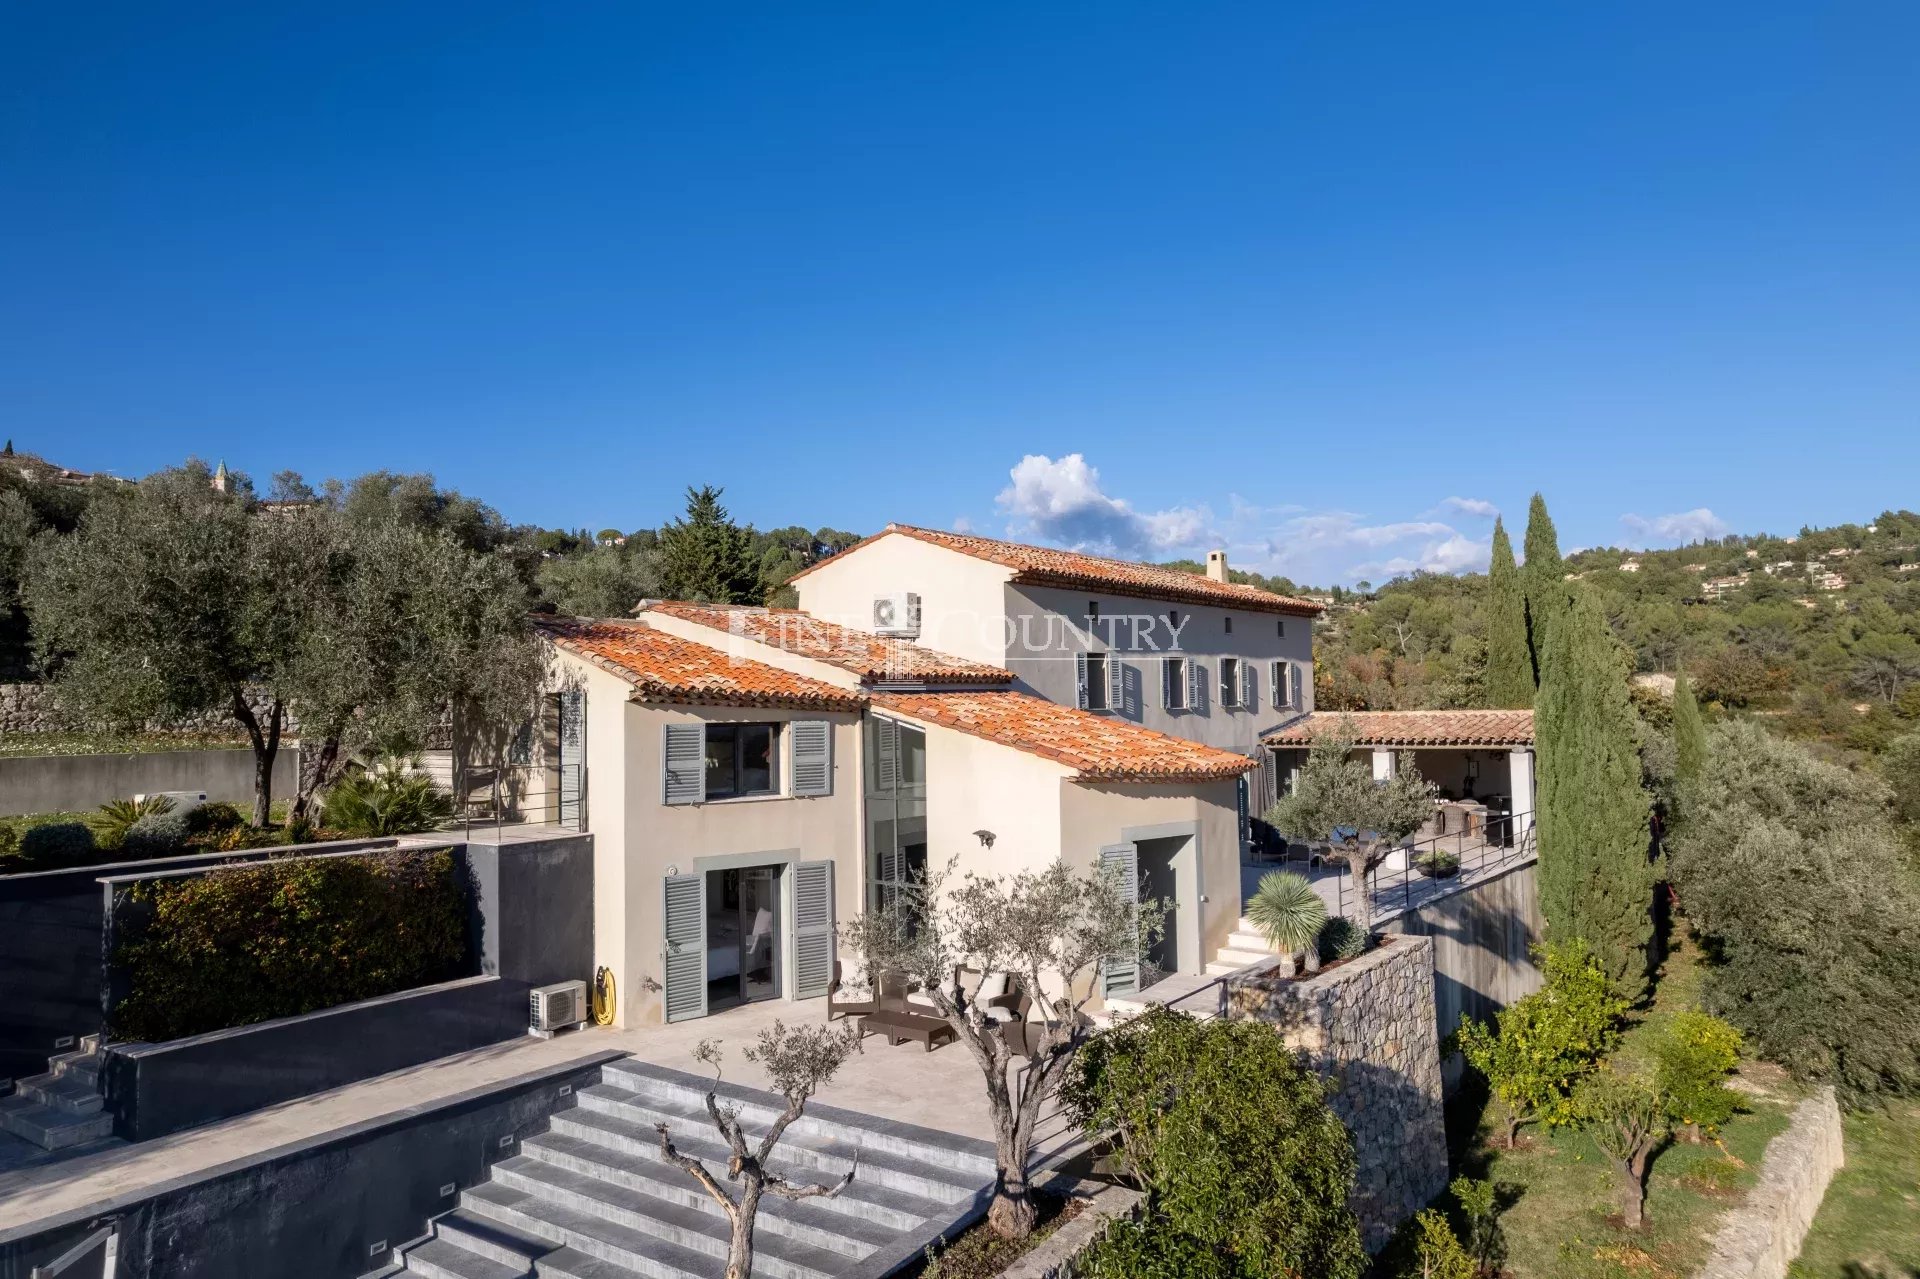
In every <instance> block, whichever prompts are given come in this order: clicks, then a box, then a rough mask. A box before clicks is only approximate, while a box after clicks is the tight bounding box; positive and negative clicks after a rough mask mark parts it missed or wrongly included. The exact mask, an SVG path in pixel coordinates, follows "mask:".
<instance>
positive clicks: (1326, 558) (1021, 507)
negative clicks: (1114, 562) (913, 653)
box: [956, 453, 1497, 586]
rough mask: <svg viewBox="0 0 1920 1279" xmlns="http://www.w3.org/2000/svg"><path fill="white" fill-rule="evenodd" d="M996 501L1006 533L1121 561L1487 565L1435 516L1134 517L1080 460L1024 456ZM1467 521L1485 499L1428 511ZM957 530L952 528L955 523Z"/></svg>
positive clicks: (1410, 569)
mask: <svg viewBox="0 0 1920 1279" xmlns="http://www.w3.org/2000/svg"><path fill="white" fill-rule="evenodd" d="M1009 480H1010V482H1009V484H1008V485H1007V487H1006V488H1005V489H1004V490H1002V491H1001V493H1000V494H999V496H998V499H997V501H998V505H999V507H1000V510H1001V511H1002V512H1004V513H1005V515H1006V516H1007V519H1008V528H1007V534H1008V536H1011V537H1018V538H1024V539H1028V540H1032V541H1036V542H1043V543H1047V544H1049V545H1054V546H1064V547H1068V548H1071V549H1075V550H1087V551H1094V552H1097V553H1101V554H1109V555H1117V556H1122V557H1125V558H1134V559H1149V560H1167V559H1174V558H1180V557H1186V558H1194V559H1200V558H1204V556H1205V553H1206V552H1207V550H1209V549H1210V548H1213V547H1225V548H1226V549H1227V554H1228V561H1229V563H1231V564H1232V565H1233V566H1234V567H1235V568H1242V569H1250V570H1252V571H1254V572H1259V573H1266V574H1270V575H1281V576H1285V577H1289V578H1291V579H1293V580H1294V581H1295V582H1297V583H1300V584H1302V585H1319V586H1324V585H1329V584H1331V583H1334V582H1342V583H1350V582H1354V581H1358V580H1361V579H1363V578H1364V579H1367V580H1370V581H1374V582H1384V581H1386V580H1388V579H1389V578H1392V577H1396V576H1399V575H1402V574H1407V573H1414V572H1429V573H1462V572H1477V571H1482V570H1484V569H1485V568H1486V566H1487V560H1488V557H1489V555H1490V553H1491V544H1490V543H1489V541H1488V540H1487V539H1485V538H1478V537H1474V536H1473V535H1471V534H1470V533H1467V532H1463V531H1462V530H1461V529H1460V528H1458V527H1456V526H1455V524H1454V523H1452V522H1449V521H1448V520H1446V519H1439V518H1434V517H1433V514H1434V513H1429V514H1428V515H1426V516H1424V517H1422V518H1417V519H1387V520H1378V521H1375V520H1371V519H1369V518H1368V517H1367V516H1366V515H1364V514H1362V513H1359V512H1355V511H1344V510H1310V509H1308V508H1306V507H1303V506H1299V505H1294V504H1288V505H1275V506H1261V505H1258V504H1256V503H1253V502H1249V501H1246V500H1245V499H1243V498H1241V497H1240V496H1239V495H1237V494H1228V495H1227V496H1226V499H1225V507H1226V512H1227V513H1226V515H1225V517H1224V518H1219V517H1216V516H1215V514H1214V510H1213V508H1212V507H1211V506H1209V505H1207V504H1205V503H1194V504H1189V505H1182V506H1175V507H1170V508H1168V509H1166V510H1162V511H1140V510H1137V509H1135V508H1134V506H1133V505H1132V504H1130V503H1129V502H1127V501H1126V500H1125V499H1124V498H1120V497H1116V496H1114V495H1113V494H1110V493H1108V492H1107V491H1106V490H1105V489H1104V488H1103V487H1102V486H1101V483H1100V473H1099V471H1098V470H1096V469H1095V468H1094V467H1093V466H1092V465H1090V464H1089V463H1088V462H1087V459H1086V457H1085V455H1083V454H1080V453H1070V454H1068V455H1066V456H1065V457H1061V458H1058V459H1056V458H1051V457H1046V456H1042V455H1037V454H1032V455H1028V456H1026V457H1023V458H1022V459H1021V460H1020V462H1019V464H1018V465H1017V466H1015V467H1013V468H1012V470H1011V472H1010V474H1009ZM1440 511H1457V512H1459V513H1460V514H1461V515H1463V516H1467V517H1471V518H1473V519H1475V520H1478V519H1482V518H1487V517H1490V516H1492V515H1493V514H1496V513H1497V512H1496V509H1495V507H1494V506H1493V504H1492V503H1491V502H1486V501H1482V500H1480V499H1477V498H1463V497H1454V498H1449V499H1447V500H1446V501H1445V502H1443V503H1442V504H1441V505H1440V506H1439V507H1436V508H1435V513H1438V512H1440ZM956 527H958V525H956Z"/></svg>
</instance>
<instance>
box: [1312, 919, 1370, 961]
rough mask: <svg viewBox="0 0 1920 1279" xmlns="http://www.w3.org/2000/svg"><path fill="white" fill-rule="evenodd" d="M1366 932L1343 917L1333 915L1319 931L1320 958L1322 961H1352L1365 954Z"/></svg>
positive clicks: (1367, 938) (1367, 940)
mask: <svg viewBox="0 0 1920 1279" xmlns="http://www.w3.org/2000/svg"><path fill="white" fill-rule="evenodd" d="M1371 940H1372V939H1371V938H1370V937H1368V935H1367V930H1366V929H1364V928H1362V927H1360V925H1358V924H1356V923H1354V922H1353V921H1352V920H1351V919H1348V918H1347V917H1346V916H1345V915H1335V916H1334V917H1333V918H1332V919H1329V920H1328V921H1327V924H1326V927H1324V928H1322V929H1321V930H1320V958H1321V959H1323V960H1334V959H1354V958H1357V957H1358V956H1360V955H1364V954H1366V952H1367V943H1368V942H1369V941H1371Z"/></svg>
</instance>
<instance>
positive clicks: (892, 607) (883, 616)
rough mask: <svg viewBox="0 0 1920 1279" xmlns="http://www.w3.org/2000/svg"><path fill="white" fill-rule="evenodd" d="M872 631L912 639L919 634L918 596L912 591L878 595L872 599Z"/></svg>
mask: <svg viewBox="0 0 1920 1279" xmlns="http://www.w3.org/2000/svg"><path fill="white" fill-rule="evenodd" d="M873 633H874V634H875V635H898V636H902V637H904V638H906V639H912V638H914V637H915V636H917V635H919V634H920V597H919V596H918V595H916V594H914V593H913V592H912V591H896V592H894V593H893V594H892V595H878V596H875V597H874V601H873Z"/></svg>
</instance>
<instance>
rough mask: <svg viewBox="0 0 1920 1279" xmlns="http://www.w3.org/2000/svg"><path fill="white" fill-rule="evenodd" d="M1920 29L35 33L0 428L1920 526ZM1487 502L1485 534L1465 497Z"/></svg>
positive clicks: (583, 18)
mask: <svg viewBox="0 0 1920 1279" xmlns="http://www.w3.org/2000/svg"><path fill="white" fill-rule="evenodd" d="M1916 49H1920V6H1916V5H1914V4H1912V3H1910V2H1908V0H1886V2H1883V3H1846V2H1844V0H1842V2H1841V3H1835V4H1822V5H1813V4H1790V5H1789V4H1764V3H1763V4H1754V3H1750V2H1749V3H1741V4H1709V3H1698V4H1688V5H1674V4H1671V3H1663V4H1640V3H1621V4H1611V5H1541V4H1537V3H1533V4H1492V3H1489V4H1472V5H1435V4H1431V3H1402V4H1387V3H1371V4H1369V3H1351V2H1348V3H1338V4H1335V3H1327V4H1308V3H1298V4H1285V5H1275V4H1249V5H1244V6H1213V5H1198V4H1188V5H1177V6H1175V5H1167V6H1155V7H1148V6H1140V5H1129V4H1120V3H1107V4H1102V5H1085V6H1072V7H1068V6H1044V5H1043V6H1034V5H1021V6H1014V5H966V6H959V5H955V6H945V7H944V8H942V7H935V6H922V5H914V6H908V5H897V4H895V5H878V4H876V5H871V6H866V7H843V6H834V7H827V6H819V5H805V6H801V5H790V4H787V5H770V6H764V7H763V6H754V5H746V4H742V5H732V6H709V5H679V6H672V7H667V6H653V5H644V4H639V3H631V2H630V3H622V4H593V3H572V4H565V5H528V4H515V5H495V4H487V3H462V4H458V5H454V4H446V5H435V4H425V3H421V4H393V3H381V4H371V3H349V2H344V0H332V2H330V3H327V4H324V5H321V4H314V5H306V4H297V3H276V4H271V5H260V4H246V5H242V4H227V5H192V4H188V5H163V6H156V5H132V4H126V5H114V4H99V5H88V6H74V5H16V6H13V8H12V9H11V10H10V12H9V13H8V16H7V19H6V35H5V38H4V39H0V280H3V281H4V285H3V286H0V433H4V434H8V435H11V436H13V437H14V438H15V441H16V445H17V447H20V448H24V449H30V450H32V451H35V452H39V453H42V454H45V455H48V456H50V457H52V458H53V459H55V460H57V461H60V462H63V463H65V464H67V465H70V466H75V467H80V468H84V469H106V470H113V471H117V472H120V473H123V474H138V473H143V472H145V471H147V470H150V469H152V468H154V467H157V466H161V465H166V464H169V463H172V462H175V461H178V460H180V459H181V458H183V457H184V456H186V455H188V454H190V453H191V454H197V455H199V456H202V457H205V458H208V459H210V460H211V459H218V458H224V459H226V460H227V461H228V462H229V463H230V464H231V465H233V466H236V467H239V468H242V469H245V470H248V471H251V472H253V473H254V474H256V475H258V476H265V475H267V474H270V473H271V472H273V471H275V470H277V469H280V468H282V467H292V468H295V469H298V470H300V471H302V472H305V473H306V474H307V475H308V476H309V477H310V478H319V477H323V476H326V475H352V474H357V473H359V472H361V471H365V470H369V469H372V468H375V467H390V468H396V469H406V470H430V471H432V472H434V473H435V474H436V475H437V476H438V477H439V478H440V479H441V480H442V482H444V483H448V484H451V485H454V486H457V487H459V488H461V489H463V490H465V491H467V492H470V493H473V494H475V495H478V496H481V497H483V498H485V499H487V500H489V501H491V502H492V503H494V504H495V505H496V506H498V507H499V508H500V509H501V510H503V511H504V512H505V513H506V514H507V515H508V516H509V517H510V518H513V519H516V520H527V521H537V522H540V523H543V524H559V525H568V526H577V525H586V526H591V527H594V528H598V527H601V526H603V525H616V526H621V527H636V526H640V525H650V524H654V523H657V522H659V521H660V520H661V519H663V518H664V517H666V516H667V515H669V514H670V513H672V511H673V510H674V509H675V508H676V507H677V505H678V503H679V497H680V494H681V491H682V490H683V489H684V488H685V487H686V486H687V485H689V484H698V483H715V484H722V485H724V486H725V487H726V490H727V500H728V502H729V504H730V505H731V506H732V508H733V510H734V512H735V514H736V515H737V516H739V517H741V518H745V519H751V520H753V521H755V522H757V523H759V524H761V525H763V526H773V525H782V524H788V523H796V522H797V523H804V524H808V525H822V524H826V525H833V526H835V527H840V528H849V529H854V530H860V531H870V530H872V529H874V528H876V527H878V526H879V525H881V524H883V523H885V522H886V521H887V520H889V519H898V520H904V521H909V522H915V523H922V524H930V525H935V526H942V527H946V526H954V525H956V524H959V525H963V526H969V527H972V528H974V529H976V530H978V531H982V532H988V533H996V534H1004V533H1011V534H1012V535H1014V536H1021V537H1032V538H1036V539H1039V540H1047V541H1053V542H1058V543H1062V544H1080V545H1086V546H1091V547H1095V548H1105V549H1111V550H1114V551H1117V552H1120V553H1123V554H1129V555H1151V556H1165V555H1172V554H1178V553H1182V552H1190V551H1195V550H1200V549H1204V548H1205V547H1206V546H1209V545H1215V544H1223V545H1228V546H1229V547H1230V548H1231V553H1232V556H1233V559H1234V562H1235V563H1236V564H1239V565H1241V566H1244V567H1255V568H1266V569H1269V570H1277V571H1284V572H1288V573H1291V574H1293V575H1294V576H1296V577H1298V578H1301V579H1303V580H1310V581H1314V582H1326V581H1331V580H1336V579H1342V580H1349V581H1350V580H1352V579H1353V578H1355V577H1362V576H1371V577H1373V578H1374V579H1375V580H1379V579H1380V578H1381V577H1384V576H1385V575H1387V574H1388V573H1390V572H1392V571H1393V570H1394V569H1396V568H1403V567H1408V566H1414V565H1423V564H1424V565H1429V566H1433V567H1441V568H1453V567H1461V566H1473V565H1477V564H1478V563H1479V562H1481V561H1482V559H1483V557H1484V553H1485V552H1484V546H1485V539H1486V536H1487V531H1488V527H1489V521H1488V519H1487V518H1486V512H1487V511H1488V510H1489V509H1491V508H1492V507H1498V508H1499V509H1501V510H1503V511H1507V512H1509V513H1511V514H1512V515H1514V516H1516V517H1518V516H1520V515H1521V514H1522V513H1523V512H1524V508H1525V503H1526V499H1527V496H1528V494H1530V493H1531V492H1532V491H1533V490H1534V489H1535V488H1539V489H1542V490H1544V491H1545V492H1546V494H1547V496H1548V500H1549V502H1550V503H1551V505H1552V507H1553V510H1554V513H1555V517H1556V520H1557V522H1558V524H1559V527H1560V531H1561V537H1562V541H1563V544H1565V545H1568V546H1577V545H1586V544H1600V543H1627V542H1645V543H1652V544H1663V543H1671V542H1672V541H1674V540H1677V539H1684V538H1685V537H1686V536H1687V535H1688V534H1689V533H1692V532H1696V531H1702V530H1705V531H1714V530H1717V529H1721V528H1730V529H1734V530H1738V531H1756V530H1759V529H1763V528H1764V529H1769V530H1774V531H1787V530H1791V529H1794V528H1797V527H1798V526H1799V525H1800V524H1802V523H1833V522H1838V521H1841V520H1845V519H1850V518H1856V517H1858V518H1865V517H1868V516H1871V515H1872V514H1874V513H1877V512H1878V511H1879V510H1880V509H1882V508H1883V507H1886V506H1890V505H1892V506H1900V505H1906V506H1913V505H1920V495H1917V494H1916V493H1915V485H1914V477H1915V476H1916V474H1920V153H1917V152H1916V148H1915V144H1914V123H1915V121H1916V120H1920V55H1917V54H1916V53H1915V50H1916ZM1450 499H1451V500H1450Z"/></svg>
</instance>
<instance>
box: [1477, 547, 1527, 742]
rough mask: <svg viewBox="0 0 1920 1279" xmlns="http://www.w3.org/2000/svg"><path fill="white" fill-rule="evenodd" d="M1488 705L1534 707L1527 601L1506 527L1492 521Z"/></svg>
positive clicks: (1488, 586)
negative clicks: (1528, 645)
mask: <svg viewBox="0 0 1920 1279" xmlns="http://www.w3.org/2000/svg"><path fill="white" fill-rule="evenodd" d="M1487 705H1489V706H1495V707H1507V708H1518V707H1525V706H1531V705H1533V659H1532V657H1531V656H1530V654H1529V653H1528V651H1527V597H1526V588H1525V587H1524V586H1523V585H1522V584H1521V581H1520V570H1519V569H1518V568H1516V567H1514V563H1513V542H1512V540H1511V539H1509V538H1508V537H1507V529H1506V525H1504V524H1502V523H1501V522H1500V520H1499V518H1498V517H1495V519H1494V521H1493V563H1492V564H1491V565H1490V566H1489V568H1488V569H1487Z"/></svg>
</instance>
